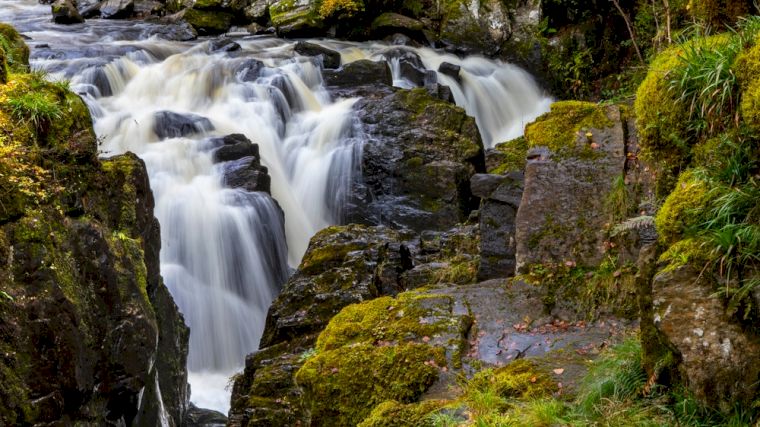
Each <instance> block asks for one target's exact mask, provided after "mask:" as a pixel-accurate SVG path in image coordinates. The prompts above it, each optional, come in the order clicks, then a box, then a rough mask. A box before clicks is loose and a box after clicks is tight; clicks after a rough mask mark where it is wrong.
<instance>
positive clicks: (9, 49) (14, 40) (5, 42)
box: [0, 23, 29, 72]
mask: <svg viewBox="0 0 760 427" xmlns="http://www.w3.org/2000/svg"><path fill="white" fill-rule="evenodd" d="M0 48H1V49H2V50H4V51H5V54H6V61H7V63H8V67H9V68H10V70H11V71H13V72H23V71H26V70H27V69H28V68H29V46H27V45H26V43H25V42H24V39H23V38H22V37H21V35H20V34H19V33H18V31H16V29H15V28H13V27H12V26H10V25H8V24H3V23H0Z"/></svg>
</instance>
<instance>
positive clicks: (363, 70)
mask: <svg viewBox="0 0 760 427" xmlns="http://www.w3.org/2000/svg"><path fill="white" fill-rule="evenodd" d="M322 78H323V80H324V84H325V86H334V87H343V88H351V89H352V88H355V87H356V86H371V85H387V86H391V85H392V84H393V75H392V74H391V69H390V67H388V63H387V62H385V61H377V62H375V61H370V60H368V59H362V60H359V61H354V62H349V63H348V64H345V65H343V67H341V69H340V70H325V71H324V72H322Z"/></svg>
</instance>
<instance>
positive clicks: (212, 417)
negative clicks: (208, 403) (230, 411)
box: [182, 403, 227, 427]
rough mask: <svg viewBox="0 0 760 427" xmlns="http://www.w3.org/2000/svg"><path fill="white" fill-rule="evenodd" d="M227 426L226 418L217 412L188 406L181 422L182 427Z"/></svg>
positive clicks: (191, 405)
mask: <svg viewBox="0 0 760 427" xmlns="http://www.w3.org/2000/svg"><path fill="white" fill-rule="evenodd" d="M226 424H227V416H226V415H224V414H223V413H221V412H219V411H214V410H211V409H203V408H199V407H197V406H195V405H194V404H192V403H191V404H190V405H189V406H188V408H187V413H186V414H185V419H184V420H183V423H182V426H183V427H217V426H224V425H226Z"/></svg>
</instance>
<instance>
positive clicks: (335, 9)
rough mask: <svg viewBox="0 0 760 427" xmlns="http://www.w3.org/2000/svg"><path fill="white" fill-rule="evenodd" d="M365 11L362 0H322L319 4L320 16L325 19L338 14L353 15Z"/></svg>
mask: <svg viewBox="0 0 760 427" xmlns="http://www.w3.org/2000/svg"><path fill="white" fill-rule="evenodd" d="M363 11H364V2H362V0H322V2H321V4H320V5H319V16H321V17H322V18H323V19H327V18H330V17H334V16H338V15H341V16H344V17H351V16H354V15H356V14H357V13H360V12H363Z"/></svg>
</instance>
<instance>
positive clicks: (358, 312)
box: [296, 292, 469, 426]
mask: <svg viewBox="0 0 760 427" xmlns="http://www.w3.org/2000/svg"><path fill="white" fill-rule="evenodd" d="M453 303H454V301H453V300H452V299H451V298H449V297H445V296H439V295H435V294H422V293H417V292H408V293H403V294H400V295H399V296H398V297H396V298H391V297H384V298H379V299H375V300H372V301H367V302H364V303H360V304H355V305H351V306H348V307H346V308H344V309H343V310H342V311H341V312H340V313H339V314H338V315H337V316H335V317H334V318H333V319H332V320H331V321H330V324H329V325H328V326H327V328H326V329H325V330H324V331H323V332H322V334H320V336H319V339H318V340H317V345H316V352H315V355H314V356H312V357H311V358H309V359H308V360H307V361H306V363H305V364H304V366H303V367H301V369H300V370H299V371H298V373H297V374H296V380H297V381H298V383H299V384H300V385H301V386H302V387H303V388H304V393H305V399H306V402H308V404H309V407H310V410H311V415H312V425H341V426H343V425H346V426H347V425H356V424H358V423H359V422H360V421H362V420H363V419H364V418H365V417H367V416H368V415H369V413H370V412H371V410H372V409H373V408H374V407H375V406H377V405H379V404H381V403H383V402H385V401H387V400H396V401H399V402H403V403H411V402H414V401H416V400H417V399H419V397H420V396H421V395H422V393H423V392H425V390H427V389H428V388H429V387H430V386H432V385H433V384H434V383H435V382H436V381H437V380H438V377H439V374H441V373H443V372H447V370H448V368H447V366H448V365H452V366H453V365H454V364H456V363H457V361H456V360H454V359H456V358H457V357H461V354H462V353H463V348H464V345H465V341H464V340H465V337H464V335H463V333H464V332H465V331H466V330H467V329H468V327H469V319H468V318H467V317H466V316H456V315H454V304H453ZM459 363H461V361H460V362H459Z"/></svg>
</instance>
